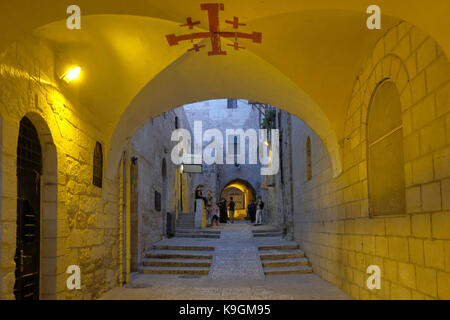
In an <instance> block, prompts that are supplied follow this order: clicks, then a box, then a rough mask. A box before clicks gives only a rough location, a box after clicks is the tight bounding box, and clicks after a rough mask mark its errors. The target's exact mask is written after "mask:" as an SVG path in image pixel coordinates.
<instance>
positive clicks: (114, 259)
mask: <svg viewBox="0 0 450 320" xmlns="http://www.w3.org/2000/svg"><path fill="white" fill-rule="evenodd" d="M61 60H62V58H61V57H58V55H57V54H55V53H54V51H53V48H51V47H50V46H49V45H48V43H46V42H45V41H43V40H39V39H34V38H33V37H32V36H29V37H27V38H24V39H22V40H21V41H19V42H17V43H15V44H14V45H12V46H11V47H10V48H9V50H7V51H5V52H3V53H1V54H0V115H1V117H0V118H1V119H0V120H1V130H0V132H1V166H2V167H1V213H0V298H1V299H12V298H14V295H13V287H14V281H15V275H14V270H15V263H14V254H15V249H16V219H17V209H16V207H17V177H16V156H17V142H18V133H19V123H20V120H21V119H22V118H23V117H24V116H27V117H29V118H30V120H31V121H32V122H33V124H34V126H35V127H36V128H37V131H38V134H39V139H40V142H41V146H42V150H43V162H44V169H43V175H42V178H41V181H42V188H41V190H42V200H41V269H40V274H41V279H40V295H41V298H43V299H45V298H58V299H91V298H96V297H98V296H100V295H101V294H102V293H103V292H104V291H105V290H107V289H109V288H111V287H112V286H114V285H116V284H117V270H118V268H117V263H118V250H117V241H118V238H119V237H118V218H117V217H118V215H117V208H118V202H117V201H118V199H119V197H118V185H119V184H118V182H114V181H107V180H105V179H104V180H103V188H98V187H96V186H94V185H93V184H92V174H93V153H94V148H95V143H96V141H99V142H100V143H102V144H103V146H104V143H105V141H104V139H105V138H104V137H103V135H102V132H101V130H100V128H97V127H96V125H95V119H94V118H93V117H92V116H91V112H90V110H91V108H93V107H95V106H90V105H86V104H82V103H81V102H80V101H79V99H78V93H77V89H76V86H64V85H62V82H61V80H60V79H59V76H58V75H57V73H59V72H60V71H59V69H58V68H57V66H61ZM106 151H107V150H103V153H104V158H105V157H106ZM69 265H78V266H80V268H81V284H82V289H81V290H73V291H68V289H67V288H66V279H67V277H68V275H67V274H66V273H65V272H66V268H67V267H68V266H69Z"/></svg>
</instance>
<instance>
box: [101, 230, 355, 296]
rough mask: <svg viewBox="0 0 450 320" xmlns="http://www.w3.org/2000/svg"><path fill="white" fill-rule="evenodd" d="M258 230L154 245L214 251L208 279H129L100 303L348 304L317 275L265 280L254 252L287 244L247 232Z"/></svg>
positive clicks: (174, 240) (146, 277) (196, 277)
mask: <svg viewBox="0 0 450 320" xmlns="http://www.w3.org/2000/svg"><path fill="white" fill-rule="evenodd" d="M256 228H261V227H254V226H250V225H248V224H245V223H235V224H231V225H230V224H228V225H222V226H221V227H220V229H221V230H222V232H221V236H220V239H196V238H194V239H191V238H171V239H165V240H162V241H160V242H158V245H208V246H214V247H215V251H214V257H213V263H212V266H211V270H210V272H209V275H207V276H193V275H191V276H189V275H185V276H183V275H143V274H133V275H132V277H131V284H130V285H128V286H127V287H117V288H114V289H112V290H110V291H108V292H107V293H105V294H104V295H103V296H102V298H101V299H112V300H125V299H136V300H140V299H145V300H147V299H148V300H155V299H162V300H165V299H170V300H173V299H182V300H205V299H206V300H207V299H211V300H220V299H238V300H239V299H241V300H245V299H258V300H267V299H269V300H272V299H273V300H276V299H281V300H290V299H313V300H314V299H333V300H334V299H338V300H341V299H349V297H348V296H347V295H346V294H345V293H343V292H342V291H341V290H339V289H337V288H336V287H334V286H333V285H332V284H330V283H328V282H326V281H324V280H322V279H321V278H320V277H318V276H317V275H315V274H294V275H272V276H265V275H264V272H263V269H262V264H261V261H260V259H259V256H258V246H261V245H265V244H271V245H277V244H291V243H295V242H291V241H286V240H282V239H280V238H254V237H253V235H252V232H251V229H256Z"/></svg>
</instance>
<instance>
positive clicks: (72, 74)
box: [61, 67, 81, 83]
mask: <svg viewBox="0 0 450 320" xmlns="http://www.w3.org/2000/svg"><path fill="white" fill-rule="evenodd" d="M80 75H81V67H73V68H70V69H69V70H67V71H66V72H65V73H64V74H63V75H62V76H61V79H63V80H64V81H65V82H66V83H70V82H72V81H73V80H75V79H77V78H79V77H80Z"/></svg>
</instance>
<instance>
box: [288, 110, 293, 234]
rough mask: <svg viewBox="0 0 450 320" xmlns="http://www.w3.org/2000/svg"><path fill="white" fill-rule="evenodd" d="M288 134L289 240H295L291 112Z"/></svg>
mask: <svg viewBox="0 0 450 320" xmlns="http://www.w3.org/2000/svg"><path fill="white" fill-rule="evenodd" d="M287 133H288V135H289V140H290V141H289V173H290V175H289V176H290V177H289V185H290V193H291V194H290V196H291V217H290V221H289V222H288V238H289V240H294V179H293V178H292V177H293V175H294V172H293V169H292V115H290V114H289V117H288V132H287Z"/></svg>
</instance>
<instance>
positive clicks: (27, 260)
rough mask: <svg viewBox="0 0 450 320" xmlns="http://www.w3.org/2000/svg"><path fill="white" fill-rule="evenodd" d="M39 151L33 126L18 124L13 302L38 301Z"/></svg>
mask: <svg viewBox="0 0 450 320" xmlns="http://www.w3.org/2000/svg"><path fill="white" fill-rule="evenodd" d="M41 175H42V148H41V143H40V141H39V137H38V133H37V130H36V128H35V127H34V125H33V123H32V122H31V121H30V120H29V119H28V118H27V117H24V118H23V119H22V120H21V121H20V129H19V142H18V145H17V236H16V237H17V242H16V244H17V245H16V254H15V257H14V261H15V263H16V271H15V276H16V281H15V284H14V295H15V297H16V299H18V300H22V299H32V300H37V299H39V277H40V244H41V232H40V228H41Z"/></svg>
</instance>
